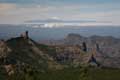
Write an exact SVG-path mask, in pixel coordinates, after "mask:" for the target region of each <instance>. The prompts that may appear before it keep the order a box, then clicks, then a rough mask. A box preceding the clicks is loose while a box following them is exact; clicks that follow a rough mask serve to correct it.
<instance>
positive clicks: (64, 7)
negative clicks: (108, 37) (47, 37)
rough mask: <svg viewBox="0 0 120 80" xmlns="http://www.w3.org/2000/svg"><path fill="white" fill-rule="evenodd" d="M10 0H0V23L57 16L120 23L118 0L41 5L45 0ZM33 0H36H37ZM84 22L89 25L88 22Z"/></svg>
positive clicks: (65, 18) (62, 2) (113, 23)
mask: <svg viewBox="0 0 120 80" xmlns="http://www.w3.org/2000/svg"><path fill="white" fill-rule="evenodd" d="M10 1H11V2H9V1H7V0H5V1H1V0H0V2H1V3H0V24H20V23H24V22H25V21H29V20H42V19H43V20H44V19H50V18H59V19H62V20H95V21H96V22H97V24H98V22H104V23H102V24H108V22H109V24H110V25H120V6H119V3H120V2H119V1H118V2H114V3H112V0H110V2H109V1H108V0H106V1H108V3H107V2H106V1H104V2H105V3H98V2H100V1H99V0H93V2H94V3H90V4H89V3H88V2H89V1H88V0H86V1H88V2H81V3H75V2H74V1H73V4H72V1H71V3H69V4H68V3H67V2H66V1H64V0H62V1H61V2H60V3H58V1H57V0H56V1H54V2H53V4H52V2H50V1H47V0H46V5H43V4H45V1H44V2H43V4H36V3H34V4H33V3H29V4H27V3H26V1H25V4H18V3H21V2H19V1H18V2H14V0H10ZM21 1H22V0H21ZM32 1H33V0H31V1H28V2H32ZM35 1H36V2H37V0H35ZM75 1H77V0H75ZM78 1H79V0H78ZM95 1H96V2H95ZM97 1H98V2H97ZM101 1H102V0H101ZM23 2H24V1H23ZM48 3H49V4H48ZM105 22H107V23H105ZM84 24H86V25H89V23H84ZM93 24H96V23H93ZM98 25H99V24H98Z"/></svg>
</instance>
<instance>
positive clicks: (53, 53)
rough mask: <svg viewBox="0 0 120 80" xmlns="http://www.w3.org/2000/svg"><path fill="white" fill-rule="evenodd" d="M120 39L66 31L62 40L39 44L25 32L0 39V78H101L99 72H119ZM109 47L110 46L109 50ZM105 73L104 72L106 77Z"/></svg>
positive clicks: (14, 79)
mask: <svg viewBox="0 0 120 80" xmlns="http://www.w3.org/2000/svg"><path fill="white" fill-rule="evenodd" d="M119 41H120V40H119V39H115V38H113V37H98V36H92V37H89V38H87V37H82V36H80V35H78V34H69V35H68V36H67V37H66V38H65V39H64V40H59V41H54V43H52V44H48V43H46V44H39V43H37V42H35V41H34V40H32V39H31V38H30V37H29V36H28V32H26V33H25V34H21V36H20V37H15V38H11V39H8V40H6V41H4V40H1V41H0V78H1V79H3V80H6V79H8V80H16V79H17V80H18V79H19V80H29V79H31V80H35V79H36V80H40V79H42V80H46V79H48V78H49V79H50V80H53V78H54V79H55V80H56V79H57V80H59V79H58V77H60V78H62V80H66V79H67V80H68V79H69V80H76V79H78V80H79V79H83V80H84V79H85V80H93V79H92V77H93V76H94V77H96V78H95V80H98V79H99V77H100V76H101V77H103V75H101V73H102V72H104V71H110V74H111V73H115V74H118V73H119V69H118V68H120V67H119V66H120V64H119V62H120V61H119V52H118V51H119V44H120V42H119ZM112 46H114V47H112ZM109 48H113V49H110V51H108V49H109ZM93 71H94V72H93ZM116 71H118V72H116ZM74 73H75V74H76V75H75V76H73V74H74ZM91 73H94V74H91ZM108 73H109V72H108ZM108 73H105V74H106V75H107V76H108V75H109V74H108ZM63 74H64V76H63ZM96 74H98V75H96ZM43 75H46V76H47V77H48V78H47V77H46V78H45V77H44V76H43ZM55 75H57V77H55ZM99 75H100V76H99ZM20 76H21V77H20ZM97 76H98V77H97ZM115 76H117V75H114V77H115ZM114 77H112V78H111V79H113V78H114ZM88 78H90V79H88ZM103 78H104V77H103ZM107 78H109V77H107ZM100 79H102V78H100ZM104 79H106V78H104ZM104 79H103V80H104ZM116 79H118V80H119V77H118V76H117V78H116ZM109 80H110V78H109Z"/></svg>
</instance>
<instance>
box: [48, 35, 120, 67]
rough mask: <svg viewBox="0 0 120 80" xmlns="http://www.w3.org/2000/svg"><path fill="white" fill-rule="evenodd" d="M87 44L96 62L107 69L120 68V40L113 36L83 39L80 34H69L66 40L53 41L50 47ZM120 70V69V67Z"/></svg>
mask: <svg viewBox="0 0 120 80" xmlns="http://www.w3.org/2000/svg"><path fill="white" fill-rule="evenodd" d="M83 43H85V44H86V47H87V52H86V53H89V54H94V57H96V60H97V61H98V62H100V63H101V64H102V65H103V66H106V67H119V66H120V39H118V38H114V37H112V36H96V35H95V36H91V37H83V36H81V35H79V34H74V33H71V34H68V36H66V37H65V38H64V39H61V40H53V41H52V40H51V41H50V42H47V44H48V45H66V46H76V45H77V46H80V47H79V48H80V49H81V50H82V46H83ZM119 68H120V67H119Z"/></svg>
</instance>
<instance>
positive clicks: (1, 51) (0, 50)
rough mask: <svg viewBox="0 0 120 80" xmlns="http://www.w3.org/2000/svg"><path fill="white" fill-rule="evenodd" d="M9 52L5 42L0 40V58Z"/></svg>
mask: <svg viewBox="0 0 120 80" xmlns="http://www.w3.org/2000/svg"><path fill="white" fill-rule="evenodd" d="M9 52H11V49H10V48H9V47H8V46H7V44H6V42H5V41H3V40H0V58H5V57H6V56H7V55H8V54H9Z"/></svg>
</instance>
